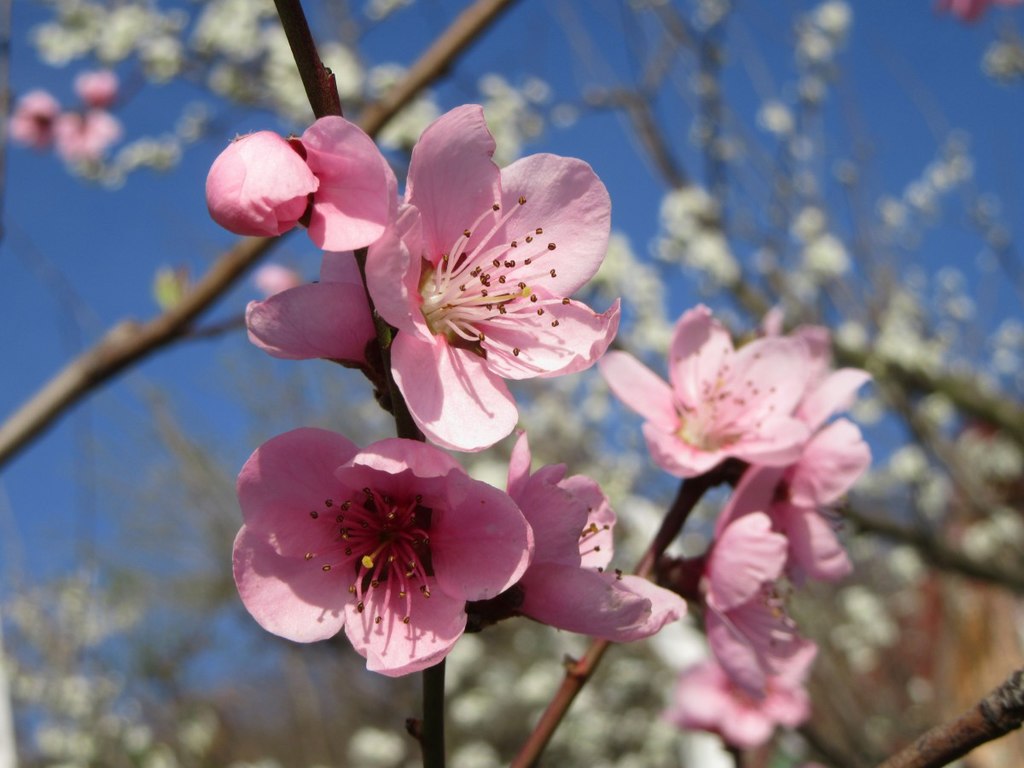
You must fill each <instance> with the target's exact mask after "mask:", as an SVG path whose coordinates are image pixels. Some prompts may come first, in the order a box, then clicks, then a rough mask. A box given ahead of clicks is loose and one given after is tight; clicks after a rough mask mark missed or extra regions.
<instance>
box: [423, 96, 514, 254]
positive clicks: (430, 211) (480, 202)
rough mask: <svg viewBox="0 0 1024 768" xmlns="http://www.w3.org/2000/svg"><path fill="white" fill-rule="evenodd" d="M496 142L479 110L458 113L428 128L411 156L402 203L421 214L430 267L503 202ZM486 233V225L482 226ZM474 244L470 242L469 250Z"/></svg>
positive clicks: (457, 110) (463, 109)
mask: <svg viewBox="0 0 1024 768" xmlns="http://www.w3.org/2000/svg"><path fill="white" fill-rule="evenodd" d="M493 154H494V138H493V137H492V136H491V133H490V131H488V130H487V123H486V122H485V121H484V113H483V109H482V108H481V107H480V106H477V105H466V106H462V107H457V108H455V109H453V110H452V111H450V112H447V113H445V114H444V115H441V117H439V118H438V119H437V120H435V121H434V122H433V123H431V124H430V125H429V126H427V128H426V130H425V131H423V135H422V136H420V140H419V141H418V142H417V143H416V146H415V147H413V150H412V159H411V160H410V162H409V179H408V182H407V186H406V191H405V198H406V201H407V202H409V203H412V204H413V205H415V206H416V207H417V208H419V210H420V212H421V213H422V214H423V240H424V243H425V246H426V250H427V252H426V253H424V254H422V255H424V256H425V257H427V258H428V259H430V260H431V261H435V260H436V259H438V258H440V255H441V253H442V252H447V250H448V249H450V248H451V247H452V245H453V244H454V242H455V240H456V238H458V237H459V236H460V235H461V234H462V232H463V230H465V229H470V228H477V229H479V227H476V224H475V222H476V220H477V218H478V217H479V216H480V215H481V214H485V213H487V214H489V215H488V216H487V218H486V220H485V222H489V221H491V220H492V219H493V211H492V210H491V206H493V205H494V204H495V203H497V202H498V201H499V200H500V199H501V187H500V181H499V177H500V174H499V171H498V166H496V165H495V164H494V162H493V161H492V160H491V156H492V155H493ZM483 226H484V227H486V223H484V224H483ZM474 234H475V233H474ZM476 242H477V239H475V238H474V239H471V240H470V246H473V245H475V244H476Z"/></svg>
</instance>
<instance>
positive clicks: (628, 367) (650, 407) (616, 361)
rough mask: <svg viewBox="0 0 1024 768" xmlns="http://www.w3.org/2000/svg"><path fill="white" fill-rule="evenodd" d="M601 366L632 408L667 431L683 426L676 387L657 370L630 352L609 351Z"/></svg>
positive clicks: (603, 374) (620, 397)
mask: <svg viewBox="0 0 1024 768" xmlns="http://www.w3.org/2000/svg"><path fill="white" fill-rule="evenodd" d="M598 368H599V369H600V371H601V375H602V376H603V377H604V380H605V381H606V382H608V386H609V387H610V388H611V390H612V392H614V393H615V396H616V397H618V398H619V400H621V401H622V402H623V403H625V404H626V405H627V406H628V407H629V408H632V409H633V410H634V411H636V412H637V413H639V414H640V415H641V416H643V417H644V418H645V419H646V420H647V421H650V422H653V423H654V424H656V425H657V426H658V428H659V429H660V430H661V431H663V432H674V431H675V430H676V429H677V428H678V426H679V417H678V416H677V415H676V409H675V405H674V404H673V398H672V388H671V387H669V385H668V384H667V383H666V382H665V380H664V379H662V378H661V377H660V376H658V375H657V374H656V373H654V371H652V370H651V369H650V368H648V367H647V366H646V365H644V364H643V363H641V362H640V361H639V360H637V359H636V358H635V357H633V356H632V355H631V354H629V353H628V352H618V351H612V352H608V353H606V354H605V355H604V357H602V358H601V359H600V360H599V361H598Z"/></svg>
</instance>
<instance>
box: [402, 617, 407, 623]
mask: <svg viewBox="0 0 1024 768" xmlns="http://www.w3.org/2000/svg"><path fill="white" fill-rule="evenodd" d="M402 623H403V624H408V623H409V617H408V616H403V617H402Z"/></svg>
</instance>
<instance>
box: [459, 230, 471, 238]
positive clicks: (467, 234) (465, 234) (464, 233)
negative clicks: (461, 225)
mask: <svg viewBox="0 0 1024 768" xmlns="http://www.w3.org/2000/svg"><path fill="white" fill-rule="evenodd" d="M471 234H473V233H472V232H470V231H469V230H468V229H464V230H462V236H463V237H469V236H470V235H471Z"/></svg>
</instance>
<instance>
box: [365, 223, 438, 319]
mask: <svg viewBox="0 0 1024 768" xmlns="http://www.w3.org/2000/svg"><path fill="white" fill-rule="evenodd" d="M421 221H422V219H421V217H420V214H419V211H418V210H417V209H416V208H415V207H414V206H411V205H406V206H403V207H402V208H401V212H400V213H399V215H398V218H397V220H396V221H395V223H394V225H393V226H390V227H388V228H387V230H386V231H385V232H384V234H383V235H382V236H381V238H380V239H379V240H378V241H377V242H375V243H374V244H373V245H371V246H370V249H369V252H368V253H367V256H366V285H367V289H368V290H369V291H370V295H371V296H373V303H374V306H375V307H376V309H377V311H378V312H379V313H380V316H381V317H383V318H384V319H385V320H387V321H388V322H389V323H391V325H393V326H395V328H397V329H398V330H399V331H401V332H405V333H420V332H421V331H420V328H425V324H424V320H423V313H422V311H421V310H420V306H421V305H422V304H423V297H422V296H421V295H420V290H419V283H420V274H421V272H422V265H423V260H422V259H421V258H420V253H421V251H422V247H423V246H422V240H423V236H422V232H421V227H420V225H421ZM424 332H425V331H424Z"/></svg>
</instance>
